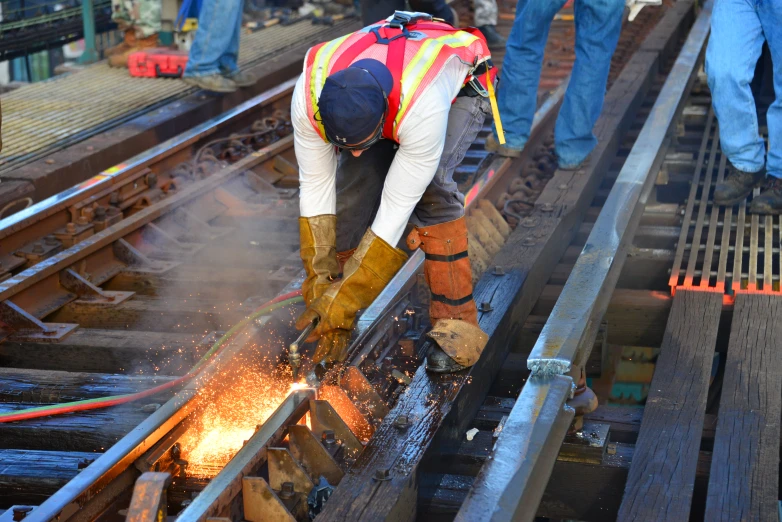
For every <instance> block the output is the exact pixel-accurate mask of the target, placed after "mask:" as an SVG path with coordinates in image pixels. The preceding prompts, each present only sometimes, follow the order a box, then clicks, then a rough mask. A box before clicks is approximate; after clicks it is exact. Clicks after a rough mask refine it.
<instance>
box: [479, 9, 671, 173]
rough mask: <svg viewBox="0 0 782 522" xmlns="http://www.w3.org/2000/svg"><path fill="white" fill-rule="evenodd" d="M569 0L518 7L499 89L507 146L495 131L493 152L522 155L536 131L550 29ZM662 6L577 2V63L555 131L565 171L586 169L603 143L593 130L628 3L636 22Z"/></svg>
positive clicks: (489, 141)
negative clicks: (643, 10)
mask: <svg viewBox="0 0 782 522" xmlns="http://www.w3.org/2000/svg"><path fill="white" fill-rule="evenodd" d="M565 1H566V0H527V1H526V2H520V3H519V5H518V7H517V8H516V18H515V20H514V22H513V28H512V29H511V32H510V37H509V38H508V44H507V46H506V53H505V59H504V61H503V64H502V81H500V83H499V86H498V90H497V103H498V104H499V107H500V114H502V120H503V124H504V128H505V133H506V140H507V142H506V144H505V145H504V146H501V145H500V144H499V143H497V139H496V133H495V135H494V136H489V138H488V139H487V140H486V149H487V150H489V151H491V152H497V153H498V154H500V155H502V156H508V157H518V156H520V155H521V151H522V149H523V148H524V145H526V143H527V140H528V139H529V135H530V131H531V129H532V118H533V117H534V115H535V109H536V106H537V88H538V83H539V81H540V69H541V65H542V63H543V52H544V50H545V46H546V39H547V38H548V32H549V28H550V27H551V22H552V20H553V19H554V15H556V14H557V12H558V11H559V10H560V9H561V8H562V6H563V5H564V4H565ZM661 3H662V2H661V0H626V2H625V0H576V1H575V3H574V15H575V17H574V18H575V26H576V42H575V49H576V60H575V63H574V64H573V70H572V72H571V75H570V83H569V84H568V87H567V91H566V93H565V97H564V100H563V102H562V108H561V109H560V111H559V115H558V117H557V122H556V126H555V129H554V146H555V149H556V155H557V160H558V162H559V168H560V169H564V170H577V169H579V168H581V167H582V166H583V165H584V164H585V163H586V159H587V156H589V154H590V153H591V152H592V150H593V149H594V148H595V146H596V145H597V138H595V135H594V134H593V133H592V128H593V127H594V126H595V123H596V122H597V119H598V117H599V116H600V112H601V111H602V109H603V98H604V96H605V91H606V83H607V82H608V72H609V69H610V66H611V57H612V56H613V54H614V50H615V49H616V44H617V42H618V41H619V33H620V31H621V29H622V17H623V12H624V5H625V4H626V5H627V6H628V7H629V8H630V21H632V20H634V19H635V17H636V15H637V14H638V11H640V10H641V8H642V7H644V6H645V5H649V4H654V5H660V4H661Z"/></svg>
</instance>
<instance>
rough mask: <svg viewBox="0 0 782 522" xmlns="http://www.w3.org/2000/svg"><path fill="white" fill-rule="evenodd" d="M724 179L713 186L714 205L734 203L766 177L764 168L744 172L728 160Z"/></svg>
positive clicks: (750, 191) (744, 196)
mask: <svg viewBox="0 0 782 522" xmlns="http://www.w3.org/2000/svg"><path fill="white" fill-rule="evenodd" d="M726 170H727V175H726V176H725V181H723V182H722V183H720V184H718V185H717V186H716V187H715V188H714V203H715V204H716V205H736V204H738V203H741V202H742V201H743V200H744V199H745V198H746V197H747V196H749V195H750V194H751V193H752V189H754V188H755V187H759V186H760V185H761V184H762V183H763V179H764V178H765V177H766V169H760V170H759V171H758V172H744V171H743V170H739V169H737V168H736V167H734V166H733V164H731V163H730V162H728V167H727V169H726Z"/></svg>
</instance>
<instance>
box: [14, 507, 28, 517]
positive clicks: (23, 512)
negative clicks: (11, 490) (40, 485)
mask: <svg viewBox="0 0 782 522" xmlns="http://www.w3.org/2000/svg"><path fill="white" fill-rule="evenodd" d="M32 510H33V508H32V506H14V520H24V519H25V517H27V514H28V513H29V512H30V511H32Z"/></svg>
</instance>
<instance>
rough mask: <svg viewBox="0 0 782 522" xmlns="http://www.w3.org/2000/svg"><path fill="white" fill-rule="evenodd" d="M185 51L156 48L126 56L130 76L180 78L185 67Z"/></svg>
mask: <svg viewBox="0 0 782 522" xmlns="http://www.w3.org/2000/svg"><path fill="white" fill-rule="evenodd" d="M187 54H188V53H187V51H177V50H174V49H167V48H164V47H163V48H157V49H149V50H145V51H137V52H135V53H131V54H130V56H128V70H129V71H130V75H131V76H138V77H141V78H181V77H182V73H183V72H185V66H186V65H187Z"/></svg>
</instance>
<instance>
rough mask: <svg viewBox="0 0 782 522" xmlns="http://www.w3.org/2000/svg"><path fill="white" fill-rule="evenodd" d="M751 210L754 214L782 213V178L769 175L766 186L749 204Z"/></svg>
mask: <svg viewBox="0 0 782 522" xmlns="http://www.w3.org/2000/svg"><path fill="white" fill-rule="evenodd" d="M749 211H750V212H751V213H753V214H764V215H768V214H774V215H777V214H782V179H779V178H773V177H769V178H768V181H767V182H766V188H765V189H764V190H763V192H761V193H760V195H759V196H758V197H756V198H754V199H753V200H752V203H751V204H750V205H749Z"/></svg>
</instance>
